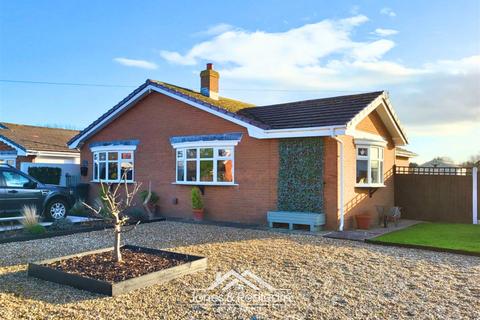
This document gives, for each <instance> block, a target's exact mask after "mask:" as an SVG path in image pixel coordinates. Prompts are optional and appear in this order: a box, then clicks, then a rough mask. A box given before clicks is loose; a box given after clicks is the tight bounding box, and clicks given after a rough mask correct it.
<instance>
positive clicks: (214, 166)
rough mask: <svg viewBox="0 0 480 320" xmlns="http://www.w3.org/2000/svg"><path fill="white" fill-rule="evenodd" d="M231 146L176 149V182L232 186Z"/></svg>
mask: <svg viewBox="0 0 480 320" xmlns="http://www.w3.org/2000/svg"><path fill="white" fill-rule="evenodd" d="M233 153H234V147H233V146H212V147H210V146H204V147H188V148H177V149H176V158H177V165H176V172H177V173H176V182H177V183H185V184H233V183H234V180H233V169H234V168H233V166H234V157H233Z"/></svg>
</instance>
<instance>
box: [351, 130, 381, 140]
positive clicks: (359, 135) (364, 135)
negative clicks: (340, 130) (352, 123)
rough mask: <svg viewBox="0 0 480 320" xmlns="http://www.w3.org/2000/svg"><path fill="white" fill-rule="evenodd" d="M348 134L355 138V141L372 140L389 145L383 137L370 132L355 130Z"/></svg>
mask: <svg viewBox="0 0 480 320" xmlns="http://www.w3.org/2000/svg"><path fill="white" fill-rule="evenodd" d="M348 134H349V135H351V136H353V138H355V139H363V140H372V141H380V142H385V143H387V140H385V139H384V138H383V137H382V136H380V135H378V134H374V133H370V132H365V131H361V130H355V129H353V130H349V131H348Z"/></svg>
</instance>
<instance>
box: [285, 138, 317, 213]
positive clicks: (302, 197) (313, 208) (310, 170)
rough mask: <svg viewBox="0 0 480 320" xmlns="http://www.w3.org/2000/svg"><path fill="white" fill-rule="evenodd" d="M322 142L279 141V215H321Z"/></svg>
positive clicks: (315, 140)
mask: <svg viewBox="0 0 480 320" xmlns="http://www.w3.org/2000/svg"><path fill="white" fill-rule="evenodd" d="M323 148H324V146H323V139H322V138H295V139H282V140H280V144H279V156H280V168H279V173H278V200H277V206H278V210H280V211H302V212H319V213H320V212H323Z"/></svg>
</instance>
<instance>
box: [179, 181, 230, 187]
mask: <svg viewBox="0 0 480 320" xmlns="http://www.w3.org/2000/svg"><path fill="white" fill-rule="evenodd" d="M172 184H178V185H185V186H219V187H235V186H238V184H237V183H233V182H232V183H231V182H228V183H221V182H220V183H219V182H172Z"/></svg>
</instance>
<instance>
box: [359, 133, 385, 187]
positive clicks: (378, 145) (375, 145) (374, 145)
mask: <svg viewBox="0 0 480 320" xmlns="http://www.w3.org/2000/svg"><path fill="white" fill-rule="evenodd" d="M362 148H365V149H367V155H366V156H361V155H359V149H362ZM373 149H378V157H373V152H372V150H373ZM359 160H363V161H367V182H366V183H359V182H357V178H358V176H357V174H358V172H357V169H358V164H357V162H358V161H359ZM372 161H378V162H379V171H381V172H379V182H372V180H373V179H372ZM355 187H356V188H381V187H385V144H384V143H383V142H376V141H375V142H368V141H362V142H360V143H356V144H355Z"/></svg>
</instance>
